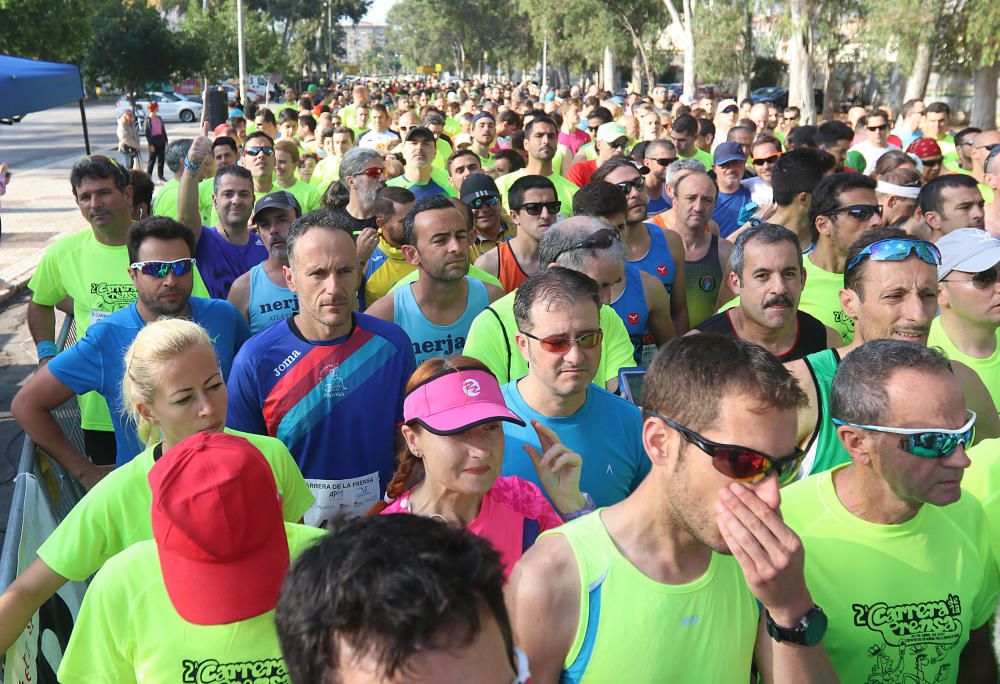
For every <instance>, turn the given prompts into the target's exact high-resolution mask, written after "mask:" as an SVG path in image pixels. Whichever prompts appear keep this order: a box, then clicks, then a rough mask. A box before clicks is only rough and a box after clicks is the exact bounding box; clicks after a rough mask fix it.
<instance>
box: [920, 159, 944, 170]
mask: <svg viewBox="0 0 1000 684" xmlns="http://www.w3.org/2000/svg"><path fill="white" fill-rule="evenodd" d="M920 161H921V162H922V163H923V165H924V166H929V167H931V168H934V167H935V166H941V164H942V162H943V161H944V160H943V159H921V160H920Z"/></svg>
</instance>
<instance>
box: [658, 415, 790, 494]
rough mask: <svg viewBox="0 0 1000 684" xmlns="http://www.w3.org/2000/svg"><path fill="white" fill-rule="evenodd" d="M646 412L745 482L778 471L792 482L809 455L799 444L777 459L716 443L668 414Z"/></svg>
mask: <svg viewBox="0 0 1000 684" xmlns="http://www.w3.org/2000/svg"><path fill="white" fill-rule="evenodd" d="M646 412H647V413H648V414H649V415H651V416H653V417H654V418H657V419H659V420H662V421H663V422H664V423H666V424H667V425H669V426H670V427H672V428H673V429H674V430H677V432H679V433H680V434H681V437H683V438H684V439H685V441H687V442H689V443H691V444H694V445H695V446H696V447H698V448H699V449H701V450H702V451H704V452H705V453H706V454H708V455H709V456H711V457H712V465H713V466H715V469H716V470H718V471H719V472H720V473H722V474H723V475H725V476H726V477H730V478H732V479H734V480H740V481H741V482H750V483H753V482H760V481H761V480H763V479H765V478H766V477H768V476H769V475H771V473H777V474H778V482H780V483H782V484H784V483H786V482H790V481H791V480H792V479H793V478H794V477H795V474H796V473H797V472H798V470H799V467H800V466H801V465H802V460H803V459H804V458H805V455H806V453H805V452H804V451H803V450H802V449H800V448H798V447H795V451H793V452H792V453H791V455H790V456H787V457H785V458H774V457H773V456H768V455H767V454H764V453H761V452H760V451H757V450H756V449H751V448H749V447H745V446H739V445H737V444H721V443H719V442H713V441H712V440H710V439H705V438H704V437H702V436H701V435H699V434H698V433H697V432H695V431H694V430H692V429H690V428H686V427H684V426H683V425H681V424H680V423H675V422H674V421H672V420H670V419H669V418H667V417H666V416H661V415H660V414H659V413H657V412H656V411H651V410H649V409H646Z"/></svg>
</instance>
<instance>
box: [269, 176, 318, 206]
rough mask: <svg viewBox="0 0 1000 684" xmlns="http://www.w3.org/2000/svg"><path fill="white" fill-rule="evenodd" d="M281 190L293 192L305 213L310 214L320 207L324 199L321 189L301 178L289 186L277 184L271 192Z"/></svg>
mask: <svg viewBox="0 0 1000 684" xmlns="http://www.w3.org/2000/svg"><path fill="white" fill-rule="evenodd" d="M279 190H284V191H286V192H290V193H292V195H293V196H294V197H295V199H296V200H297V201H298V203H299V208H300V209H302V213H303V214H308V213H309V212H310V211H313V210H315V209H319V205H320V204H321V201H322V196H321V195H320V194H319V190H317V189H316V188H315V187H313V186H312V185H309V184H308V183H304V182H303V181H301V180H296V181H295V184H294V185H292V186H291V187H289V188H283V187H281V186H279V185H277V184H275V186H274V187H273V188H272V189H271V192H278V191H279Z"/></svg>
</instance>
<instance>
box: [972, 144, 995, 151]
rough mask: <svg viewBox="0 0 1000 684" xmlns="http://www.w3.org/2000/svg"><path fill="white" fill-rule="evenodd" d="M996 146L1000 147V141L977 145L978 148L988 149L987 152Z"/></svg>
mask: <svg viewBox="0 0 1000 684" xmlns="http://www.w3.org/2000/svg"><path fill="white" fill-rule="evenodd" d="M995 147H1000V143H993V144H992V145H976V149H977V150H986V151H987V152H992V151H993V148H995Z"/></svg>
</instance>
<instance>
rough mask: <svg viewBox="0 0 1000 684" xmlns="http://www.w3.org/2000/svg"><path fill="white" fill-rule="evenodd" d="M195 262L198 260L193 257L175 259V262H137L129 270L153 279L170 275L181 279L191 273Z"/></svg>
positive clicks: (130, 265)
mask: <svg viewBox="0 0 1000 684" xmlns="http://www.w3.org/2000/svg"><path fill="white" fill-rule="evenodd" d="M195 261H196V259H194V258H192V257H187V258H185V259H174V260H173V261H137V262H135V263H134V264H129V268H130V269H134V270H136V271H139V272H140V273H142V274H143V275H148V276H152V277H153V278H166V277H167V275H168V274H170V273H173V274H174V276H176V277H178V278H180V277H181V276H182V275H187V274H188V273H190V272H191V270H192V269H193V268H194V264H195Z"/></svg>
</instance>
